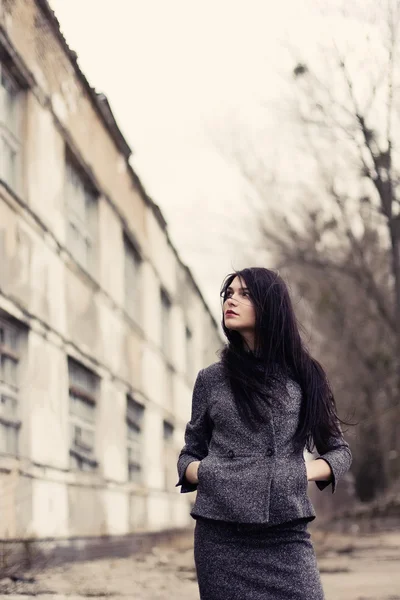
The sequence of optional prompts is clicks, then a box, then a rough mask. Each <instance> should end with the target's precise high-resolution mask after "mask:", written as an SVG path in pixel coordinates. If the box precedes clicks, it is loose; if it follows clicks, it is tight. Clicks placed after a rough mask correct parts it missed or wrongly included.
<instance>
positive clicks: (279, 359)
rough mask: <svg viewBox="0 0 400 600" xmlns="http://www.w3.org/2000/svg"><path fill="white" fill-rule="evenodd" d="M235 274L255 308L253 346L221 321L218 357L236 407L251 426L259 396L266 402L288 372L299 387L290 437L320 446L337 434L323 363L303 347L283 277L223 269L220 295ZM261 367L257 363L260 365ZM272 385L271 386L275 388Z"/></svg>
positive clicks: (255, 421) (258, 270)
mask: <svg viewBox="0 0 400 600" xmlns="http://www.w3.org/2000/svg"><path fill="white" fill-rule="evenodd" d="M235 277H238V278H239V280H240V281H242V283H241V285H242V286H243V287H247V288H248V291H249V295H250V298H251V300H252V303H253V305H254V309H255V331H254V334H255V340H254V350H253V351H248V350H247V349H246V345H245V341H244V339H243V337H242V335H241V334H240V333H239V332H238V331H234V330H231V329H228V328H227V327H225V323H224V319H223V318H222V327H223V330H224V333H225V336H226V338H227V340H228V343H227V344H226V345H225V347H224V348H223V349H222V350H221V351H220V360H221V362H222V364H223V366H224V369H225V372H226V375H227V377H228V378H229V381H230V384H231V387H232V391H233V394H234V398H235V402H236V404H237V407H238V410H239V411H240V413H241V415H242V416H243V418H244V419H245V420H246V422H247V423H248V425H249V426H250V427H251V428H252V429H256V428H257V427H259V425H260V421H261V420H262V418H263V417H262V411H261V409H260V401H262V402H267V403H270V402H271V401H272V394H273V388H274V386H279V385H281V388H282V389H285V390H286V388H285V386H284V385H282V384H284V382H285V380H286V379H287V378H288V377H290V378H291V379H293V380H294V381H296V382H297V383H298V385H299V386H300V387H301V390H302V404H301V410H300V418H299V424H298V427H297V430H296V433H295V435H294V442H295V443H298V444H299V445H300V446H301V447H303V448H304V446H305V447H306V448H307V450H308V451H309V452H312V451H313V449H314V446H317V447H318V448H319V451H320V453H321V452H323V451H324V448H325V446H324V444H325V442H326V440H327V439H328V438H330V437H331V436H337V435H340V433H341V430H340V425H339V422H342V423H343V422H344V421H341V419H339V417H338V416H337V411H336V403H335V399H334V396H333V393H332V390H331V387H330V385H329V381H328V379H327V376H326V374H325V372H324V369H323V368H322V366H321V365H320V364H319V362H318V361H316V360H315V359H314V358H313V357H312V356H311V355H310V353H309V351H308V349H307V347H306V346H305V344H304V342H303V340H302V338H301V335H300V327H299V324H298V322H297V319H296V316H295V312H294V309H293V304H292V301H291V298H290V295H289V290H288V288H287V286H286V283H285V282H284V281H283V279H282V278H281V277H280V276H279V274H278V273H276V272H274V271H273V270H270V269H265V268H261V267H252V268H247V269H242V270H240V271H234V272H233V273H230V274H229V275H227V276H226V277H225V279H224V281H223V284H222V288H221V297H222V301H225V300H226V298H227V288H228V287H229V286H230V285H231V283H232V281H233V279H234V278H235ZM260 367H261V368H260ZM275 389H276V388H275Z"/></svg>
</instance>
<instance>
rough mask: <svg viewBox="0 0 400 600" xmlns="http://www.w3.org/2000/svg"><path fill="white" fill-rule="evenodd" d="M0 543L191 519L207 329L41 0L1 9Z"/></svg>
mask: <svg viewBox="0 0 400 600" xmlns="http://www.w3.org/2000/svg"><path fill="white" fill-rule="evenodd" d="M0 79H1V86H0V395H1V400H0V453H1V454H0V510H1V514H2V519H1V521H0V538H24V539H25V538H39V539H41V538H45V537H46V538H48V537H53V538H59V537H71V536H87V535H95V536H97V535H100V534H107V535H122V534H126V533H129V532H134V531H151V530H153V531H154V530H156V531H157V530H163V529H165V528H170V527H179V526H183V525H185V524H187V523H188V522H189V521H190V517H189V515H188V504H187V503H188V501H189V499H188V498H187V496H186V495H182V494H180V493H179V488H176V487H175V483H176V481H177V473H176V458H177V455H178V452H179V450H180V448H181V447H182V444H183V434H184V427H185V424H186V422H187V420H188V419H189V418H190V404H191V393H192V388H193V383H194V378H195V376H196V374H197V372H198V370H199V369H200V368H202V367H204V366H206V365H207V364H210V363H212V362H214V361H215V360H216V355H215V353H216V351H217V349H218V348H219V347H220V346H221V339H220V337H219V333H218V326H217V323H216V322H215V320H214V319H213V317H212V315H211V314H210V311H209V309H208V307H207V306H206V304H205V302H204V300H203V298H202V295H201V293H200V291H199V289H198V287H197V286H196V283H195V281H194V279H193V277H192V276H191V273H190V271H189V270H188V268H187V267H186V266H185V265H184V264H183V263H182V262H181V260H180V259H179V256H178V254H177V252H176V250H175V248H174V247H173V245H172V243H171V241H170V239H169V237H168V231H167V226H166V222H165V220H164V218H163V216H162V214H161V212H160V210H159V208H158V207H157V206H156V204H155V203H154V202H153V201H152V200H151V198H149V197H148V195H147V194H146V191H145V190H144V188H143V186H142V185H141V182H140V180H139V178H138V177H137V175H136V174H135V172H134V171H133V169H132V167H131V166H130V164H129V157H130V155H131V149H130V148H129V146H128V144H127V142H126V140H125V139H124V137H123V135H122V133H121V131H120V130H119V128H118V125H117V123H116V122H115V119H114V117H113V114H112V111H111V108H110V106H109V104H108V102H107V99H106V98H105V97H104V96H103V95H101V94H97V93H96V92H95V91H94V90H93V89H92V88H91V87H90V85H89V83H88V81H87V80H86V78H85V76H84V74H83V73H82V72H81V70H80V68H79V66H78V63H77V58H76V55H75V54H74V53H73V52H72V51H71V50H70V49H69V47H68V45H67V43H66V41H65V39H64V38H63V36H62V34H61V33H60V29H59V26H58V22H57V19H56V18H55V16H54V14H53V12H52V11H51V9H50V7H49V5H48V3H47V1H46V0H0Z"/></svg>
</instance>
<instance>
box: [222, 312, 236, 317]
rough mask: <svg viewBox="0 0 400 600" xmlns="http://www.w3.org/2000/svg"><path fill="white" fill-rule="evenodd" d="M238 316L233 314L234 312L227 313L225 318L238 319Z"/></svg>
mask: <svg viewBox="0 0 400 600" xmlns="http://www.w3.org/2000/svg"><path fill="white" fill-rule="evenodd" d="M237 316H238V315H237V314H236V313H232V312H227V313H226V315H225V317H237Z"/></svg>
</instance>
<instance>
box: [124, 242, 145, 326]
mask: <svg viewBox="0 0 400 600" xmlns="http://www.w3.org/2000/svg"><path fill="white" fill-rule="evenodd" d="M124 256H125V310H126V312H127V313H128V315H129V316H130V317H132V318H134V319H136V320H137V321H139V322H140V298H141V296H140V277H141V264H142V261H141V258H140V256H139V253H138V252H137V251H136V249H135V247H134V245H133V244H132V243H131V242H130V241H129V239H128V238H127V237H126V236H124Z"/></svg>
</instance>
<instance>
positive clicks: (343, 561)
mask: <svg viewBox="0 0 400 600" xmlns="http://www.w3.org/2000/svg"><path fill="white" fill-rule="evenodd" d="M312 539H313V543H314V547H315V549H316V552H317V557H318V564H319V568H320V572H321V577H322V582H323V586H324V590H325V594H326V600H400V532H390V533H375V534H370V535H359V536H351V535H342V534H333V533H332V534H323V533H320V532H318V531H317V532H312ZM192 540H193V533H192V532H189V533H188V536H187V538H185V539H184V540H182V541H181V543H180V547H174V548H172V547H155V548H153V551H152V552H151V553H148V554H145V555H136V556H134V557H131V558H124V559H121V558H119V559H107V560H98V561H93V562H86V563H77V564H70V565H64V566H63V567H58V568H51V569H47V570H42V571H41V572H40V573H33V574H32V575H33V576H34V582H12V581H10V580H3V581H0V598H3V599H4V600H27V598H29V596H34V597H35V598H36V599H37V600H83V599H87V598H91V599H92V600H96V599H98V600H100V599H101V600H104V598H109V599H110V600H127V599H131V600H175V598H176V599H177V598H183V599H184V600H198V598H199V595H198V591H197V581H196V573H195V569H194V564H193V548H192V545H191V544H192ZM221 600H224V599H223V598H221ZM243 600H245V599H243Z"/></svg>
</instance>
